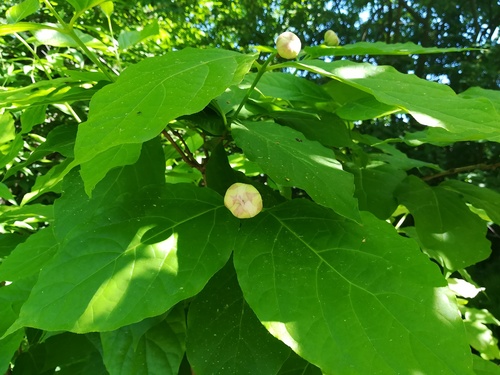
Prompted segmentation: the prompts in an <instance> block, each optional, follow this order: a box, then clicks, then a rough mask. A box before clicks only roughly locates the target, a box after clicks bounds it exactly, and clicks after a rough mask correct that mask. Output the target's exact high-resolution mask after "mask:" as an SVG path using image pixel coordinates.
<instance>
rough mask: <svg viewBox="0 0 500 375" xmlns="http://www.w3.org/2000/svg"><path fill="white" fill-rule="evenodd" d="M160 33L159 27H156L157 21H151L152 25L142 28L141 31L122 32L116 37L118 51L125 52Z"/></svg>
mask: <svg viewBox="0 0 500 375" xmlns="http://www.w3.org/2000/svg"><path fill="white" fill-rule="evenodd" d="M159 33H160V27H159V26H158V21H156V20H153V23H150V24H149V25H146V26H144V28H143V29H142V30H141V31H124V30H123V31H122V32H121V33H120V35H119V36H118V46H119V48H120V50H122V51H123V50H126V49H127V48H130V47H132V46H134V45H136V44H137V43H140V42H142V41H143V40H145V39H147V38H149V37H150V36H154V35H158V34H159Z"/></svg>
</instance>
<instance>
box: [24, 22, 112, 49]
mask: <svg viewBox="0 0 500 375" xmlns="http://www.w3.org/2000/svg"><path fill="white" fill-rule="evenodd" d="M53 26H54V27H53V28H43V29H38V30H33V36H34V37H35V39H36V40H37V41H38V42H39V43H41V44H45V45H47V46H54V47H75V48H77V47H79V44H78V43H77V42H76V41H75V40H74V39H73V38H72V37H71V36H70V35H69V34H66V33H64V32H62V31H59V30H58V29H57V28H56V27H55V25H53ZM73 32H74V33H75V34H76V35H77V37H78V38H79V39H80V40H81V41H82V42H83V43H84V44H85V45H86V46H87V47H91V48H95V49H100V50H107V48H108V47H107V46H106V45H105V44H104V43H103V42H101V41H100V40H99V39H96V38H94V37H93V36H92V35H89V34H86V33H83V32H81V31H80V30H78V29H73Z"/></svg>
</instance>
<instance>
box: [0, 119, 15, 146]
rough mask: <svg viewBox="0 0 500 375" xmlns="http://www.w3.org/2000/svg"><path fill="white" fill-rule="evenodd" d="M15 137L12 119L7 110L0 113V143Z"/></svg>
mask: <svg viewBox="0 0 500 375" xmlns="http://www.w3.org/2000/svg"><path fill="white" fill-rule="evenodd" d="M15 138H16V129H15V126H14V119H13V118H12V115H11V114H10V113H9V112H6V113H2V114H0V144H3V143H8V142H10V141H12V140H14V139H15Z"/></svg>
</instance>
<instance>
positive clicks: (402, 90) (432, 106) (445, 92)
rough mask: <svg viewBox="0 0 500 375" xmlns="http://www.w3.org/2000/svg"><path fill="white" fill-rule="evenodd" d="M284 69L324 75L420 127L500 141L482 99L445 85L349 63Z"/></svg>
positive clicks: (495, 117) (498, 121)
mask: <svg viewBox="0 0 500 375" xmlns="http://www.w3.org/2000/svg"><path fill="white" fill-rule="evenodd" d="M286 65H287V66H291V67H295V68H298V69H305V70H309V71H311V72H314V73H318V74H321V75H324V76H326V77H330V78H333V79H336V80H339V81H341V82H343V83H345V84H348V85H351V86H353V87H355V88H358V89H360V90H363V91H365V92H367V93H369V94H371V95H373V96H374V97H375V98H376V99H377V100H378V101H379V102H381V103H384V104H387V105H390V106H396V107H399V108H400V109H401V110H403V111H405V112H408V113H409V114H411V115H412V116H413V117H414V118H415V120H417V121H418V122H419V123H421V124H422V125H427V126H430V127H438V128H442V129H444V130H446V131H448V132H450V133H457V134H459V135H460V136H461V138H464V137H465V138H466V137H471V139H477V137H481V138H484V139H489V140H499V139H500V135H499V133H500V114H498V113H497V112H496V110H495V108H494V106H493V104H492V103H491V101H489V100H488V99H486V98H470V99H466V98H464V97H461V96H458V95H456V94H455V93H454V92H453V90H452V89H451V88H450V87H449V86H446V85H442V84H438V83H435V82H430V81H426V80H424V79H420V78H418V77H416V76H415V75H410V74H403V73H400V72H398V71H397V70H396V69H395V68H393V67H391V66H375V65H371V64H365V63H362V64H359V63H354V62H350V61H345V60H342V61H334V62H331V63H328V62H324V61H317V60H311V61H309V60H307V61H303V62H294V63H287V64H286Z"/></svg>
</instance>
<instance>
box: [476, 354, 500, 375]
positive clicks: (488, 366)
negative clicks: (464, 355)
mask: <svg viewBox="0 0 500 375" xmlns="http://www.w3.org/2000/svg"><path fill="white" fill-rule="evenodd" d="M474 373H475V374H476V375H500V367H498V365H497V364H496V363H494V362H490V361H487V360H485V359H482V358H481V357H479V356H477V355H475V356H474Z"/></svg>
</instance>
